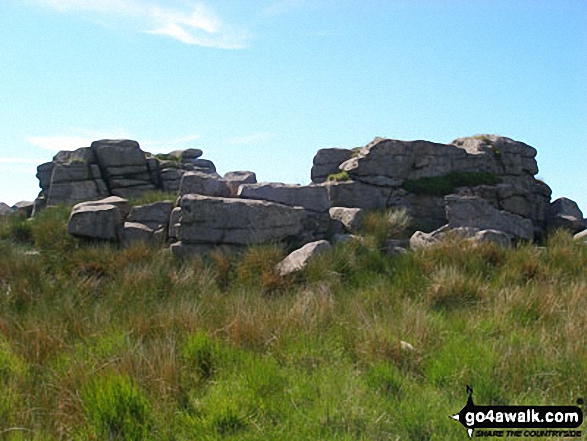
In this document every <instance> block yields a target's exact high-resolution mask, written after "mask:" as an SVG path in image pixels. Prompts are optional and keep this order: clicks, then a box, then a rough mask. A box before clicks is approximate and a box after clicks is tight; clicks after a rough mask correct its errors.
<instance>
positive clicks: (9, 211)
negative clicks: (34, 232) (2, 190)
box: [0, 202, 13, 216]
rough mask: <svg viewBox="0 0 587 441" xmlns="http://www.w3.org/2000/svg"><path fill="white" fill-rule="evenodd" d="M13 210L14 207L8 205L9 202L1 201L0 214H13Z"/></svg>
mask: <svg viewBox="0 0 587 441" xmlns="http://www.w3.org/2000/svg"><path fill="white" fill-rule="evenodd" d="M12 213H13V210H12V208H10V207H9V206H8V204H5V203H4V202H0V216H2V215H5V214H12Z"/></svg>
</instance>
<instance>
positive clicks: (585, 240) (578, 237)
mask: <svg viewBox="0 0 587 441" xmlns="http://www.w3.org/2000/svg"><path fill="white" fill-rule="evenodd" d="M573 239H574V240H575V241H577V242H579V243H582V244H585V245H587V230H583V231H581V232H580V233H577V234H575V235H574V236H573Z"/></svg>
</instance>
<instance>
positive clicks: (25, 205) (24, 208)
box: [12, 201, 35, 218]
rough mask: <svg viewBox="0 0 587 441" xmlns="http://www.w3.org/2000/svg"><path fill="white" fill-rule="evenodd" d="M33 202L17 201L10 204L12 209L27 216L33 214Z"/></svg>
mask: <svg viewBox="0 0 587 441" xmlns="http://www.w3.org/2000/svg"><path fill="white" fill-rule="evenodd" d="M34 204H35V203H34V202H32V201H18V202H17V203H16V204H14V205H13V206H12V209H13V210H15V211H17V212H18V213H21V214H22V215H23V216H24V217H26V218H29V217H31V215H32V214H33V208H34Z"/></svg>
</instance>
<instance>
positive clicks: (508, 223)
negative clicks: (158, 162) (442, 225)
mask: <svg viewBox="0 0 587 441" xmlns="http://www.w3.org/2000/svg"><path fill="white" fill-rule="evenodd" d="M445 202H446V216H447V218H448V226H449V228H451V229H456V228H460V227H468V228H476V229H478V230H497V231H502V232H504V233H506V234H508V235H509V236H511V237H513V238H516V239H526V240H532V239H534V227H533V225H532V222H531V221H530V219H526V218H523V217H521V216H518V215H516V214H512V213H509V212H507V211H503V210H496V209H495V208H494V207H492V206H491V204H489V203H488V202H487V201H485V200H484V199H481V198H480V197H477V196H458V195H449V196H446V197H445Z"/></svg>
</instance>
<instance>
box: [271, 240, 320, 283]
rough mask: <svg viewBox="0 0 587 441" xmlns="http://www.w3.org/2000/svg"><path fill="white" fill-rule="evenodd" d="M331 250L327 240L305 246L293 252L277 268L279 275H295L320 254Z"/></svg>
mask: <svg viewBox="0 0 587 441" xmlns="http://www.w3.org/2000/svg"><path fill="white" fill-rule="evenodd" d="M330 248H331V246H330V243H329V242H328V241H326V240H319V241H316V242H311V243H309V244H306V245H304V246H303V247H302V248H300V249H298V250H296V251H294V252H292V253H291V254H289V255H288V256H287V257H286V258H285V259H283V260H282V261H281V262H279V263H278V264H277V266H276V267H275V269H276V271H277V273H278V274H279V275H281V276H286V275H288V274H292V273H295V272H297V271H301V270H303V269H304V268H305V267H306V266H307V265H308V262H309V261H310V260H312V259H313V258H315V257H316V256H317V255H319V254H320V253H323V252H324V251H327V250H329V249H330Z"/></svg>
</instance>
